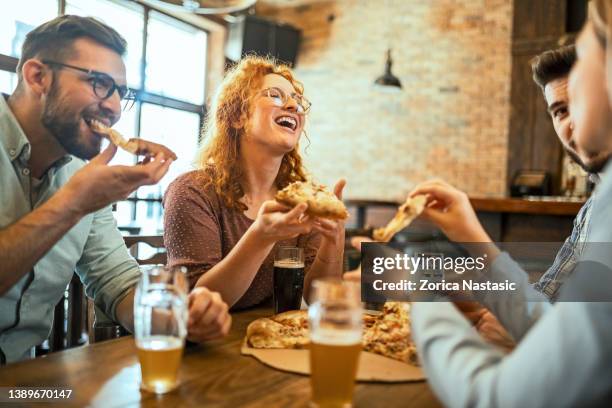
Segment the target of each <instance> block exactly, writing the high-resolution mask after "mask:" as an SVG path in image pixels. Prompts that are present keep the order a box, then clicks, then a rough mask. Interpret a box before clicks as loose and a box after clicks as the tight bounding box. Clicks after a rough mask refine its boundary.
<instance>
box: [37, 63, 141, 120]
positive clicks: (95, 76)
mask: <svg viewBox="0 0 612 408" xmlns="http://www.w3.org/2000/svg"><path fill="white" fill-rule="evenodd" d="M42 63H43V64H46V65H50V66H55V67H58V68H60V69H61V68H64V69H66V68H67V69H72V70H75V71H79V72H83V73H85V74H87V75H88V76H89V79H88V80H89V82H90V83H91V86H92V88H93V91H94V94H95V95H96V96H97V97H98V98H100V99H102V100H104V99H108V98H110V97H111V96H112V95H113V94H114V93H115V91H117V93H118V94H119V98H120V99H121V101H122V102H123V110H130V109H131V108H132V106H134V102H135V101H136V95H135V93H134V91H133V90H131V89H130V88H128V87H127V86H125V85H117V83H116V82H115V80H114V79H113V78H112V77H111V76H110V75H108V74H105V73H104V72H99V71H94V70H93V69H86V68H81V67H76V66H74V65H70V64H64V63H62V62H56V61H50V60H43V61H42Z"/></svg>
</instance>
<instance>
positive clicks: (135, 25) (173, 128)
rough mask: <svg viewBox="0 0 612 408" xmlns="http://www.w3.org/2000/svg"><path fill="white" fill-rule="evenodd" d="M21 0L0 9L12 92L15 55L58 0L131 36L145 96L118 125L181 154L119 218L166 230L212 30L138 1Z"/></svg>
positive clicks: (2, 88)
mask: <svg viewBox="0 0 612 408" xmlns="http://www.w3.org/2000/svg"><path fill="white" fill-rule="evenodd" d="M14 3H15V4H14V5H12V6H11V7H10V8H8V9H6V8H5V10H3V12H2V13H1V14H0V92H4V93H11V92H12V91H13V89H14V87H15V85H16V81H17V75H16V74H14V73H13V72H14V66H15V65H16V60H15V58H18V57H19V52H20V50H21V45H22V44H23V40H24V39H25V35H26V34H27V33H28V32H29V31H30V30H32V29H33V28H34V27H36V26H38V25H40V24H41V23H43V22H45V21H48V20H50V19H52V18H54V17H55V16H56V15H57V14H58V7H59V6H58V4H63V7H64V10H62V11H63V12H65V13H66V14H76V15H81V16H92V17H95V18H97V19H98V20H100V21H102V22H104V23H106V24H108V25H109V26H111V27H113V28H114V29H115V30H117V31H118V32H119V34H121V35H122V36H123V37H124V38H125V39H126V41H127V43H128V47H127V53H126V55H125V58H124V61H125V64H126V72H127V80H128V85H129V86H130V87H131V88H133V89H134V90H135V91H136V92H137V95H138V97H137V102H136V104H135V105H134V107H133V108H132V109H131V110H129V111H125V112H123V113H122V116H121V120H119V122H118V123H117V124H116V125H115V129H117V130H118V131H119V132H121V133H122V134H124V135H126V136H127V137H132V136H134V135H141V136H142V137H143V138H146V139H147V140H151V141H154V142H157V143H162V144H165V145H166V146H168V147H169V148H170V149H172V150H173V151H174V152H175V153H176V154H177V156H178V160H177V161H176V162H174V163H173V164H172V166H171V168H170V171H169V172H168V174H167V175H166V176H165V177H164V178H163V179H162V181H161V182H160V183H159V184H157V185H155V186H144V187H141V188H140V189H138V191H136V192H135V193H134V194H133V195H132V196H131V197H130V198H128V200H126V201H122V202H119V203H117V206H116V211H115V218H116V219H117V224H118V225H119V227H120V228H121V227H123V228H124V229H125V230H128V231H131V232H133V233H138V234H158V233H160V232H161V228H162V221H161V218H162V207H161V199H162V196H163V193H164V191H165V190H166V188H167V186H168V185H169V184H170V183H171V182H172V180H174V179H175V178H176V177H177V176H178V175H179V174H181V173H183V172H185V171H188V170H190V169H191V168H192V163H193V160H194V159H195V157H194V154H195V151H196V148H197V145H198V137H199V129H200V125H201V122H202V118H203V115H204V99H205V98H204V95H205V89H204V88H205V80H206V54H207V47H206V44H207V33H206V31H204V30H202V29H200V28H197V27H195V26H193V25H190V24H187V23H185V22H182V21H179V20H177V19H175V18H173V17H170V16H167V15H165V14H163V13H161V12H157V11H155V10H152V9H151V8H149V7H147V6H145V5H142V4H140V3H138V2H135V1H130V0H65V1H60V2H59V3H58V1H57V0H32V1H28V2H14ZM33 3H34V5H33ZM145 44H146V47H145ZM187 50H188V51H187ZM3 56H8V57H9V58H8V59H3ZM10 57H13V58H10ZM3 61H9V63H3ZM11 70H12V71H13V72H10V71H11ZM135 160H136V159H135V157H134V156H133V155H131V154H129V153H126V152H123V151H122V150H119V151H118V152H117V155H116V156H115V157H114V158H113V161H112V162H111V163H112V164H129V165H131V164H134V163H135Z"/></svg>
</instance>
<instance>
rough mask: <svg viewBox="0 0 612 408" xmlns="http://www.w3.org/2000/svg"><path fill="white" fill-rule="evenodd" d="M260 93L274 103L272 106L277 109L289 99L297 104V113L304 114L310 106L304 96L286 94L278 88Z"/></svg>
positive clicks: (267, 89)
mask: <svg viewBox="0 0 612 408" xmlns="http://www.w3.org/2000/svg"><path fill="white" fill-rule="evenodd" d="M261 93H262V94H263V95H265V96H267V97H269V98H270V99H272V101H274V105H276V106H278V107H281V108H282V107H283V106H285V105H286V104H287V102H289V98H292V99H293V100H294V101H295V102H296V103H297V112H298V113H302V114H306V113H308V111H309V110H310V107H311V106H312V104H311V103H310V101H309V100H308V99H306V98H305V97H304V96H302V95H300V94H298V93H295V92H292V93H291V94H287V93H286V92H285V91H283V90H282V89H280V88H276V87H272V88H266V89H263V90H262V91H261Z"/></svg>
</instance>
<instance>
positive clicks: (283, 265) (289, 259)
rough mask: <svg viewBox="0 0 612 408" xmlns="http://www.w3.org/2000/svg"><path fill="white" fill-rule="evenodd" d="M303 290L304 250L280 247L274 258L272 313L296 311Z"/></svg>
mask: <svg viewBox="0 0 612 408" xmlns="http://www.w3.org/2000/svg"><path fill="white" fill-rule="evenodd" d="M303 288H304V250H303V249H302V248H298V247H289V246H282V247H279V248H278V249H277V250H276V253H275V256H274V291H273V296H272V297H273V299H274V312H275V313H281V312H286V311H287V310H298V309H299V308H300V306H301V304H302V291H303Z"/></svg>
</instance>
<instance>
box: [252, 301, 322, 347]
mask: <svg viewBox="0 0 612 408" xmlns="http://www.w3.org/2000/svg"><path fill="white" fill-rule="evenodd" d="M309 341H310V340H309V337H308V315H307V311H306V310H290V311H288V312H284V313H280V314H277V315H274V316H271V317H264V318H261V319H257V320H255V321H253V322H251V324H249V326H248V327H247V343H248V344H249V345H250V346H251V347H254V348H263V349H299V348H304V347H305V346H306V345H308V343H309Z"/></svg>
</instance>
